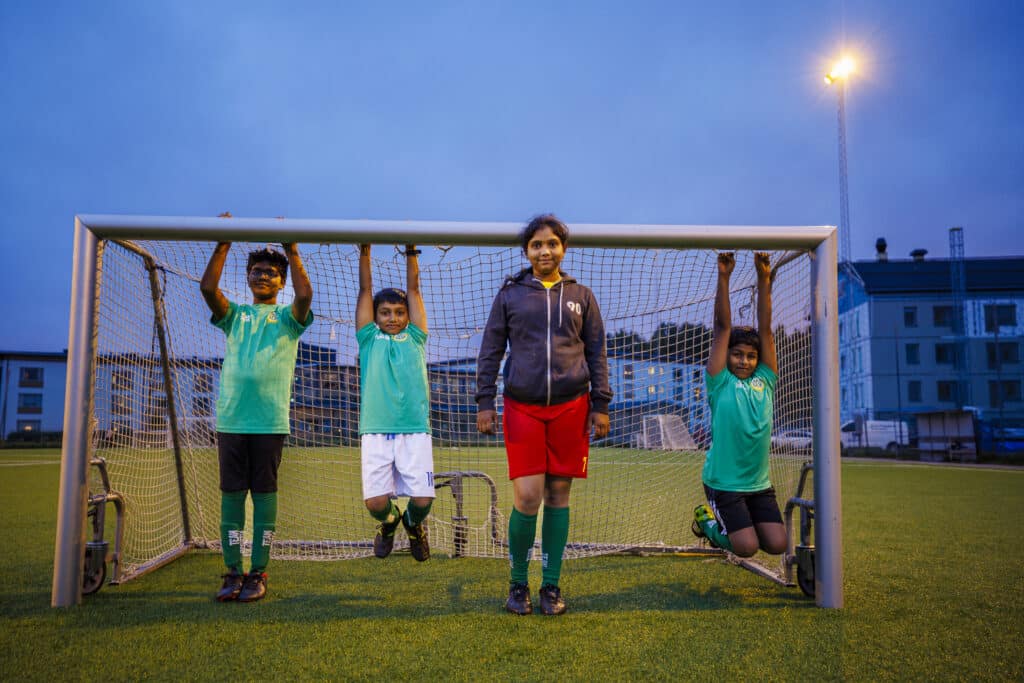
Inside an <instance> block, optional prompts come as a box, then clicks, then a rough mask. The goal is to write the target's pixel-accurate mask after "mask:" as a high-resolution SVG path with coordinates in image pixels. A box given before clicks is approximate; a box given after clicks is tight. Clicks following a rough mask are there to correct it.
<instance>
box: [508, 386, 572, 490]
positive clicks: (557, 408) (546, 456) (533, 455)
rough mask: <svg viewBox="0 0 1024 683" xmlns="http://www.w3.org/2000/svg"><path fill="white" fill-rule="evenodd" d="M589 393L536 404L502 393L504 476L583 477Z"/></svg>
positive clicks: (512, 477) (513, 477)
mask: <svg viewBox="0 0 1024 683" xmlns="http://www.w3.org/2000/svg"><path fill="white" fill-rule="evenodd" d="M589 415H590V397H589V396H588V395H587V394H584V395H582V396H580V397H579V398H577V399H573V400H572V401H568V402H566V403H559V404H558V405H553V406H538V405H531V404H529V403H519V402H518V401H514V400H512V399H510V398H509V397H508V396H505V412H504V413H503V414H502V418H501V424H502V427H503V428H504V430H505V453H506V455H507V456H508V478H509V479H518V478H519V477H525V476H529V475H531V474H551V475H554V476H556V477H573V478H576V479H586V478H587V458H588V457H589V454H590V420H589V419H588V418H589Z"/></svg>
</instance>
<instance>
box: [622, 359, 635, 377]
mask: <svg viewBox="0 0 1024 683" xmlns="http://www.w3.org/2000/svg"><path fill="white" fill-rule="evenodd" d="M622 379H633V364H632V363H626V364H625V365H623V366H622Z"/></svg>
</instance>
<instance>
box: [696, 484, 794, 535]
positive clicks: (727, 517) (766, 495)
mask: <svg viewBox="0 0 1024 683" xmlns="http://www.w3.org/2000/svg"><path fill="white" fill-rule="evenodd" d="M704 493H705V494H706V495H707V497H708V503H709V504H710V505H711V509H712V510H714V512H715V517H717V518H718V522H719V525H720V526H721V527H722V532H723V533H726V534H728V533H731V532H733V531H739V530H740V529H746V528H747V527H752V526H754V525H755V524H771V523H773V522H774V523H778V524H782V513H780V512H779V503H778V501H777V500H775V489H774V488H773V487H770V486H769V487H768V488H766V489H763V490H761V491H750V492H741V491H719V490H718V489H713V488H711V487H710V486H708V485H706V484H705V485H704Z"/></svg>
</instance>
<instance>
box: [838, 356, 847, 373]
mask: <svg viewBox="0 0 1024 683" xmlns="http://www.w3.org/2000/svg"><path fill="white" fill-rule="evenodd" d="M839 372H846V354H845V353H843V354H840V355H839Z"/></svg>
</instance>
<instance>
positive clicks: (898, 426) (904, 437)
mask: <svg viewBox="0 0 1024 683" xmlns="http://www.w3.org/2000/svg"><path fill="white" fill-rule="evenodd" d="M839 443H840V446H841V448H842V450H846V449H847V448H884V449H885V450H887V451H895V450H897V449H898V448H901V447H906V446H909V445H910V431H909V430H908V428H907V423H906V422H902V421H899V420H851V421H850V422H847V423H845V424H843V426H842V427H840V428H839Z"/></svg>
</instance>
